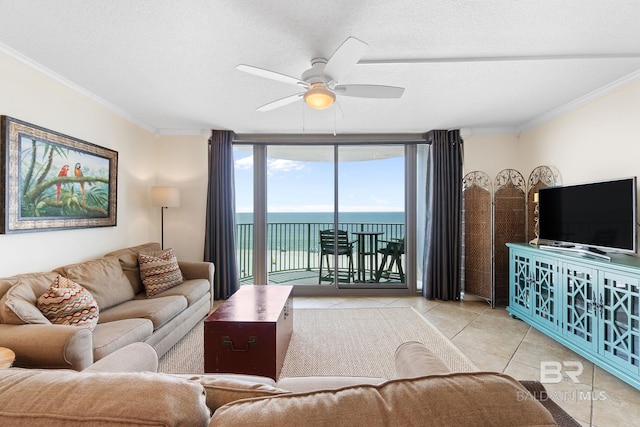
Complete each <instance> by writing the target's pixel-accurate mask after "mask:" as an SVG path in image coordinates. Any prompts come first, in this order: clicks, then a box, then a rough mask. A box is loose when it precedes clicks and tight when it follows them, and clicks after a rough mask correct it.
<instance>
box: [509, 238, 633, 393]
mask: <svg viewBox="0 0 640 427" xmlns="http://www.w3.org/2000/svg"><path fill="white" fill-rule="evenodd" d="M507 246H508V247H509V306H508V307H507V311H508V312H509V313H510V314H511V315H512V316H514V317H517V318H519V319H521V320H523V321H525V322H527V323H528V324H530V325H531V326H533V327H535V328H536V329H538V330H539V331H541V332H543V333H545V334H547V335H548V336H549V337H551V338H553V339H555V340H556V341H558V342H560V343H562V344H564V345H565V346H567V347H568V348H570V349H571V350H573V351H575V352H576V353H578V354H580V355H581V356H583V357H585V358H586V359H588V360H590V361H592V362H593V363H595V364H596V365H597V366H600V367H601V368H603V369H605V370H607V371H608V372H610V373H612V374H613V375H615V376H617V377H619V378H620V379H622V380H624V381H626V382H627V383H629V384H631V385H632V386H634V387H635V388H638V389H640V314H639V309H640V287H639V286H640V258H638V257H634V256H630V255H611V260H610V261H608V260H604V259H602V258H597V257H592V256H589V255H578V254H575V253H570V252H568V253H565V252H562V251H560V250H555V249H552V250H544V249H540V247H538V246H532V245H528V244H526V243H507Z"/></svg>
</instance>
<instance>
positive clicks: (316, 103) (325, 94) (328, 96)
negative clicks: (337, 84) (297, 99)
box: [304, 83, 336, 110]
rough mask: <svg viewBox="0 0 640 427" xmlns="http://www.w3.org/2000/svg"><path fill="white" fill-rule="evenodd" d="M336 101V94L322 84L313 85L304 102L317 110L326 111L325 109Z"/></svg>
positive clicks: (305, 95)
mask: <svg viewBox="0 0 640 427" xmlns="http://www.w3.org/2000/svg"><path fill="white" fill-rule="evenodd" d="M335 100H336V96H335V94H334V93H333V92H331V91H330V90H329V89H327V88H326V87H325V86H324V85H323V84H322V83H313V84H312V85H311V88H310V89H309V90H308V91H307V92H305V94H304V102H306V103H307V105H308V106H309V107H311V108H315V109H316V110H324V109H325V108H329V107H331V106H332V105H333V101H335Z"/></svg>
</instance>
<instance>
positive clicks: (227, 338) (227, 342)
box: [222, 335, 258, 351]
mask: <svg viewBox="0 0 640 427" xmlns="http://www.w3.org/2000/svg"><path fill="white" fill-rule="evenodd" d="M257 343H258V337H256V336H250V337H249V340H248V341H247V346H246V347H245V348H236V347H235V346H234V345H233V341H232V340H231V337H230V336H228V335H224V336H223V337H222V345H228V346H229V347H231V351H249V347H250V346H252V345H256V344H257Z"/></svg>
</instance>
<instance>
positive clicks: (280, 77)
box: [236, 64, 309, 87]
mask: <svg viewBox="0 0 640 427" xmlns="http://www.w3.org/2000/svg"><path fill="white" fill-rule="evenodd" d="M236 70H240V71H244V72H245V73H249V74H253V75H256V76H259V77H264V78H265V79H271V80H277V81H279V82H283V83H289V84H294V85H300V86H302V87H309V84H308V83H307V82H303V81H302V80H300V79H298V78H295V77H291V76H287V75H286V74H282V73H277V72H275V71H270V70H265V69H264V68H258V67H254V66H253V65H246V64H240V65H237V66H236Z"/></svg>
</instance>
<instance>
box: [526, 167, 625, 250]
mask: <svg viewBox="0 0 640 427" xmlns="http://www.w3.org/2000/svg"><path fill="white" fill-rule="evenodd" d="M636 191H637V190H636V177H632V178H622V179H615V180H609V181H599V182H591V183H586V184H577V185H565V186H559V187H546V188H541V189H540V190H539V191H538V226H539V232H538V235H539V238H540V241H541V243H545V242H549V243H550V244H551V245H553V246H564V247H572V246H573V247H575V248H577V249H580V250H585V251H592V252H595V253H603V252H622V253H635V252H636V251H637V247H636V246H637V243H636V242H637V208H636Z"/></svg>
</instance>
